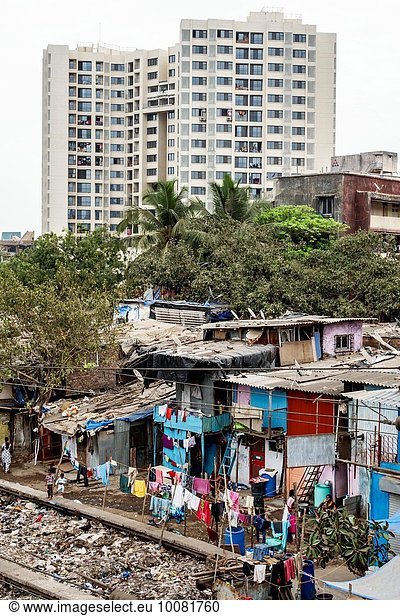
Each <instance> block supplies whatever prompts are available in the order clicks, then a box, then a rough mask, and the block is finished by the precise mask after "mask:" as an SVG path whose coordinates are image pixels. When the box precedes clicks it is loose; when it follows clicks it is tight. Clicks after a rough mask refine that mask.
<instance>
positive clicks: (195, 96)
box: [192, 92, 207, 101]
mask: <svg viewBox="0 0 400 616" xmlns="http://www.w3.org/2000/svg"><path fill="white" fill-rule="evenodd" d="M206 100H207V93H206V92H192V101H206Z"/></svg>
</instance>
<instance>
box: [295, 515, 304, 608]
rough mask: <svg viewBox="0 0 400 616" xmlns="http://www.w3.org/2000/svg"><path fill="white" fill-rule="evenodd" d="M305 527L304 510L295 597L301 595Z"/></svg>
mask: <svg viewBox="0 0 400 616" xmlns="http://www.w3.org/2000/svg"><path fill="white" fill-rule="evenodd" d="M305 527H306V512H305V511H304V512H303V520H302V524H301V536H300V549H299V561H300V562H299V566H298V572H297V574H298V580H297V581H298V585H297V592H296V599H298V598H299V596H301V578H302V575H303V541H304V531H305Z"/></svg>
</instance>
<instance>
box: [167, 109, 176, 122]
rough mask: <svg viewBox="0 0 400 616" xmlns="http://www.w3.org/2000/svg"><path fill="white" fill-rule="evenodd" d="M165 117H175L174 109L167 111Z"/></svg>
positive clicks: (171, 118) (169, 118)
mask: <svg viewBox="0 0 400 616" xmlns="http://www.w3.org/2000/svg"><path fill="white" fill-rule="evenodd" d="M167 118H168V120H173V119H174V118H175V111H168V113H167Z"/></svg>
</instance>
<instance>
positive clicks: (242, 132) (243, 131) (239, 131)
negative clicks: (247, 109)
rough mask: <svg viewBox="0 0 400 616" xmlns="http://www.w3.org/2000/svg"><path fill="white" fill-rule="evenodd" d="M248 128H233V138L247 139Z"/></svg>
mask: <svg viewBox="0 0 400 616" xmlns="http://www.w3.org/2000/svg"><path fill="white" fill-rule="evenodd" d="M247 135H248V128H247V126H235V137H247Z"/></svg>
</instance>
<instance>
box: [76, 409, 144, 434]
mask: <svg viewBox="0 0 400 616" xmlns="http://www.w3.org/2000/svg"><path fill="white" fill-rule="evenodd" d="M150 415H153V407H152V408H151V409H146V410H145V411H139V412H138V413H132V415H127V416H126V417H116V418H115V419H104V420H103V421H95V420H93V419H88V420H87V422H86V425H85V428H86V430H87V431H88V432H90V431H91V430H100V429H101V428H104V427H105V426H110V425H111V424H113V423H114V421H129V422H130V423H135V422H136V421H140V420H141V419H145V418H146V417H149V416H150Z"/></svg>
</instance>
